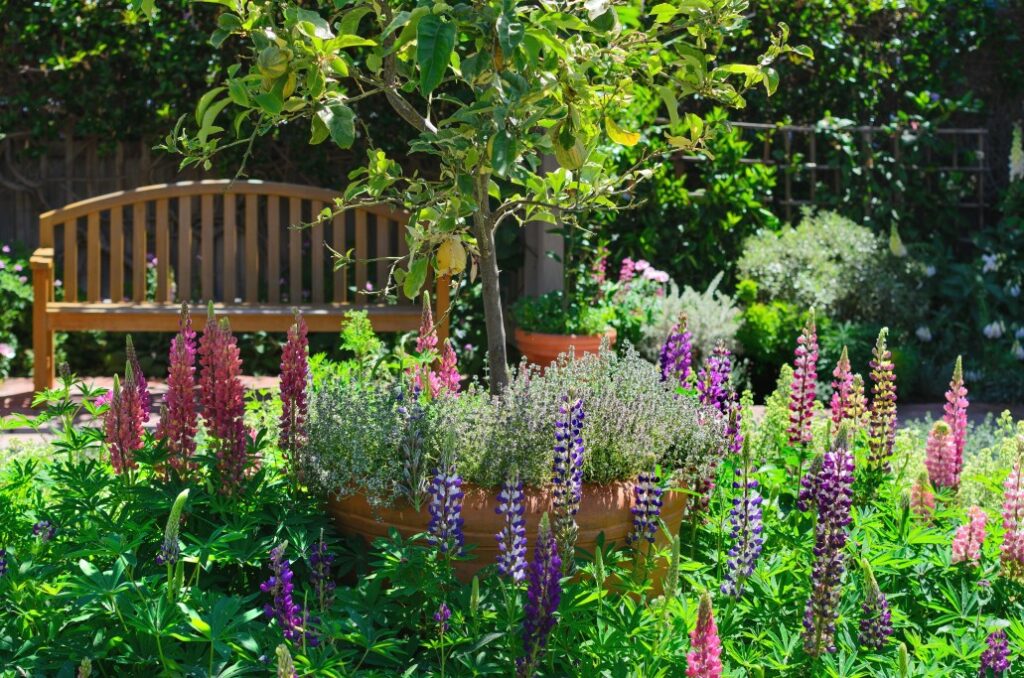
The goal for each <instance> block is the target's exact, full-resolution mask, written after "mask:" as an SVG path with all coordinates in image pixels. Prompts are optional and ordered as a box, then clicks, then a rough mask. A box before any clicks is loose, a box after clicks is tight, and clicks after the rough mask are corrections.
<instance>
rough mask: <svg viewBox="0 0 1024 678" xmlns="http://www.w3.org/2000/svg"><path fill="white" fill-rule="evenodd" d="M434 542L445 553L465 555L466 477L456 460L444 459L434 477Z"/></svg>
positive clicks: (431, 531) (431, 536)
mask: <svg viewBox="0 0 1024 678" xmlns="http://www.w3.org/2000/svg"><path fill="white" fill-rule="evenodd" d="M429 492H430V506H429V510H430V524H429V525H428V526H427V532H428V535H427V537H428V539H429V540H430V543H431V544H433V545H435V546H437V548H438V550H440V551H441V553H442V554H444V555H448V554H449V553H451V554H453V555H456V556H459V555H462V547H463V545H464V544H465V535H463V533H462V478H461V477H459V474H458V471H456V469H455V463H454V462H452V461H442V462H441V464H440V466H438V467H437V469H436V470H435V472H434V477H433V479H432V480H431V481H430V488H429Z"/></svg>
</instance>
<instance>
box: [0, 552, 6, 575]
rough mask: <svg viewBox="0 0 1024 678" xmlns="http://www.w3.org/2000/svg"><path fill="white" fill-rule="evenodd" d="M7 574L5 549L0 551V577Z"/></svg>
mask: <svg viewBox="0 0 1024 678" xmlns="http://www.w3.org/2000/svg"><path fill="white" fill-rule="evenodd" d="M5 574H7V549H0V577H2V576H4V575H5Z"/></svg>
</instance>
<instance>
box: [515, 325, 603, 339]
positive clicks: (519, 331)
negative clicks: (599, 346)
mask: <svg viewBox="0 0 1024 678" xmlns="http://www.w3.org/2000/svg"><path fill="white" fill-rule="evenodd" d="M515 336H516V337H517V338H518V337H523V338H526V339H530V338H532V337H552V338H554V337H564V338H566V339H603V338H604V337H609V338H614V337H617V336H618V332H617V331H616V329H615V328H614V327H612V326H610V325H609V326H608V328H607V329H605V331H604V332H600V333H598V334H558V333H552V332H532V331H530V330H524V329H522V328H521V327H517V328H516V329H515Z"/></svg>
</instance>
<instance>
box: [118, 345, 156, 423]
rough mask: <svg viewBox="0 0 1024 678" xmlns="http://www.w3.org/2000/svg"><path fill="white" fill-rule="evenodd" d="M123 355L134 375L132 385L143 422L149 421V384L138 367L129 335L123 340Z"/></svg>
mask: <svg viewBox="0 0 1024 678" xmlns="http://www.w3.org/2000/svg"><path fill="white" fill-rule="evenodd" d="M125 353H126V355H127V357H128V364H129V365H131V366H132V373H133V374H134V375H135V380H134V381H133V382H132V383H133V384H134V386H135V389H136V390H137V391H138V392H139V406H140V407H141V408H142V418H143V421H149V415H150V410H151V408H152V403H153V401H152V397H151V396H150V394H149V384H148V383H147V382H146V375H144V374H143V373H142V366H141V365H139V356H138V354H136V353H135V344H133V343H132V337H131V335H130V334H129V335H128V337H127V339H125Z"/></svg>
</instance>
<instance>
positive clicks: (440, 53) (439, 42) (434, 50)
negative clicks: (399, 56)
mask: <svg viewBox="0 0 1024 678" xmlns="http://www.w3.org/2000/svg"><path fill="white" fill-rule="evenodd" d="M454 49H455V24H453V23H446V22H443V21H442V20H441V17H439V16H437V15H436V14H428V15H427V16H425V17H423V18H422V19H420V23H419V26H417V28H416V63H417V64H418V65H419V67H420V93H421V94H423V95H424V96H426V95H428V94H430V93H431V92H433V91H434V90H435V89H437V86H438V85H440V84H441V80H442V79H444V73H445V71H446V70H447V69H448V61H449V60H450V59H451V56H452V51H453V50H454Z"/></svg>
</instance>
